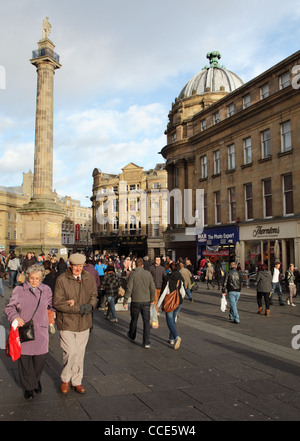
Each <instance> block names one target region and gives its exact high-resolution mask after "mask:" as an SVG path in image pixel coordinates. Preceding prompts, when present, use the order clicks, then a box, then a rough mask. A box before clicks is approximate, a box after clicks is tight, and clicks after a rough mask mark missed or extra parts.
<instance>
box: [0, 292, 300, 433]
mask: <svg viewBox="0 0 300 441" xmlns="http://www.w3.org/2000/svg"><path fill="white" fill-rule="evenodd" d="M10 292H11V290H10V289H9V288H8V287H7V286H6V287H5V297H4V298H0V324H1V325H3V326H5V327H6V329H7V330H8V323H7V321H6V319H5V317H4V313H3V311H4V307H5V304H6V303H7V301H8V299H9V295H10ZM193 296H194V303H192V304H191V303H190V302H184V304H183V307H182V309H181V311H180V316H179V318H178V323H177V328H178V331H179V333H180V335H181V337H182V345H181V348H180V349H179V350H178V351H175V350H174V349H173V347H172V346H170V345H169V344H168V329H167V326H166V321H165V317H164V314H161V316H160V326H159V328H158V329H153V330H152V331H151V349H149V350H146V349H144V348H143V346H142V320H141V318H140V320H139V324H138V332H137V338H136V342H135V343H132V342H131V341H129V340H128V338H127V336H126V334H127V331H128V327H129V321H130V314H129V311H124V310H118V312H117V314H118V317H119V322H118V323H110V322H109V321H107V320H105V316H104V314H103V312H102V311H98V310H97V311H95V312H94V320H93V322H94V325H93V329H92V332H91V334H90V338H89V342H88V345H87V350H86V357H85V376H84V381H83V384H84V386H85V387H86V389H87V393H86V394H85V395H79V394H77V393H76V392H75V391H73V390H70V391H69V393H68V395H67V396H64V395H62V394H61V393H60V391H59V385H60V372H61V367H62V354H61V349H60V345H59V334H58V333H56V334H54V335H51V336H50V350H49V354H48V357H47V364H46V368H45V371H44V373H43V376H42V386H43V392H42V394H40V395H35V397H34V399H33V400H29V401H28V400H25V399H24V397H23V392H22V390H21V388H20V384H19V380H18V369H17V363H13V362H12V361H11V360H10V359H7V358H6V357H5V355H4V351H3V350H0V390H1V394H0V421H2V422H4V421H102V422H103V424H105V425H106V424H108V422H112V423H114V424H118V423H120V424H121V423H122V424H123V423H124V424H125V422H130V421H132V422H149V423H150V422H155V421H156V422H162V423H165V424H169V422H170V421H175V422H177V423H178V422H183V423H184V422H190V421H192V422H195V423H198V422H202V421H299V420H300V381H299V372H300V369H299V368H300V352H299V350H294V349H292V347H291V340H292V338H293V335H292V333H291V330H292V327H293V326H295V325H300V303H299V304H298V307H295V308H291V307H288V306H287V305H285V306H284V307H280V306H279V305H278V304H276V302H275V303H274V305H273V306H272V308H271V316H270V317H265V316H258V315H257V314H256V312H257V305H256V299H255V291H253V290H251V289H250V290H247V289H244V290H243V292H242V295H241V299H240V301H239V312H240V317H241V323H240V325H233V324H232V323H230V322H229V320H228V311H227V312H225V313H222V312H221V311H220V292H218V291H216V290H215V291H209V292H207V291H206V290H205V285H202V286H201V285H200V289H199V290H198V291H197V292H195V293H194V294H193ZM296 304H297V299H296Z"/></svg>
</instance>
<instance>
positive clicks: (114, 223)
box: [113, 217, 119, 232]
mask: <svg viewBox="0 0 300 441" xmlns="http://www.w3.org/2000/svg"><path fill="white" fill-rule="evenodd" d="M113 230H114V232H116V231H118V230H119V220H118V218H117V217H114V222H113Z"/></svg>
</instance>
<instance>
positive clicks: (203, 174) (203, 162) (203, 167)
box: [200, 155, 207, 179]
mask: <svg viewBox="0 0 300 441" xmlns="http://www.w3.org/2000/svg"><path fill="white" fill-rule="evenodd" d="M200 161H201V178H202V179H205V178H207V156H206V155H205V156H202V158H200Z"/></svg>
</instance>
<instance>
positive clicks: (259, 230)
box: [252, 225, 280, 237]
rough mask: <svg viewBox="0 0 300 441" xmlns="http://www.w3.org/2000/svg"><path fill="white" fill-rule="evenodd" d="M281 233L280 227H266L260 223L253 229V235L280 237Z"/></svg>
mask: <svg viewBox="0 0 300 441" xmlns="http://www.w3.org/2000/svg"><path fill="white" fill-rule="evenodd" d="M279 234H280V228H279V227H267V228H264V227H262V226H261V225H258V226H257V227H256V228H255V229H254V230H253V233H252V235H253V237H278V235H279Z"/></svg>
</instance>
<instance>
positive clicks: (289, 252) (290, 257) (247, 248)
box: [240, 220, 300, 272]
mask: <svg viewBox="0 0 300 441" xmlns="http://www.w3.org/2000/svg"><path fill="white" fill-rule="evenodd" d="M240 241H241V242H240V248H241V249H240V253H241V267H242V269H243V270H244V269H248V270H255V268H257V267H258V266H259V265H261V264H266V265H267V266H268V268H269V269H270V270H271V269H272V268H273V267H274V263H275V261H276V260H279V261H280V262H281V264H282V271H283V272H285V271H286V270H287V268H288V265H289V264H290V263H294V265H295V266H296V267H298V268H299V264H300V260H299V257H300V248H299V247H300V221H299V220H298V221H297V220H296V221H295V220H284V221H278V222H276V221H268V222H261V223H255V224H254V223H251V225H240Z"/></svg>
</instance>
